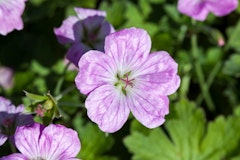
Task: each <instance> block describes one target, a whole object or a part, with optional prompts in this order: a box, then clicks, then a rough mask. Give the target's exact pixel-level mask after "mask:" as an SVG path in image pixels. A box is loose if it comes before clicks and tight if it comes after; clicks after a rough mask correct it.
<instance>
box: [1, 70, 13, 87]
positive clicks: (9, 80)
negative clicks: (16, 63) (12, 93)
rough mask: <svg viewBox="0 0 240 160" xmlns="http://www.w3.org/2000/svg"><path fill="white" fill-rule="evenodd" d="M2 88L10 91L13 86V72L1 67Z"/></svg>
mask: <svg viewBox="0 0 240 160" xmlns="http://www.w3.org/2000/svg"><path fill="white" fill-rule="evenodd" d="M0 86H2V87H3V88H4V89H9V88H11V87H12V86H13V70H12V69H11V68H8V67H0Z"/></svg>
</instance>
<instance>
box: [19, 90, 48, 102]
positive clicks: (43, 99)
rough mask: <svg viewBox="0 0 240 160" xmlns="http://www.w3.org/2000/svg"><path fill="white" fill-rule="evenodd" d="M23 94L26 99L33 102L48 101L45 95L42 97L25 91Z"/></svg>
mask: <svg viewBox="0 0 240 160" xmlns="http://www.w3.org/2000/svg"><path fill="white" fill-rule="evenodd" d="M24 93H25V95H26V96H27V97H28V98H30V99H31V100H33V101H34V102H41V101H45V100H47V99H48V96H46V95H44V96H42V95H38V94H33V93H30V92H27V91H24Z"/></svg>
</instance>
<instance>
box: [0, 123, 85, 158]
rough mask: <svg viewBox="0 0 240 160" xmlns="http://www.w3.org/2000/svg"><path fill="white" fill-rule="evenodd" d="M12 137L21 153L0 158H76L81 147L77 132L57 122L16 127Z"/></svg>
mask: <svg viewBox="0 0 240 160" xmlns="http://www.w3.org/2000/svg"><path fill="white" fill-rule="evenodd" d="M14 138H15V143H16V147H17V149H18V150H19V151H20V152H21V153H14V154H11V155H9V156H5V157H2V158H0V160H28V159H31V160H34V159H35V160H38V159H44V160H45V159H46V160H76V159H77V158H75V157H76V156H77V154H78V152H79V151H80V148H81V146H80V145H81V144H80V141H79V138H78V134H77V132H76V131H74V130H72V129H69V128H66V127H65V126H63V125H59V124H58V125H55V124H50V125H49V126H47V127H45V126H43V125H41V124H38V123H35V124H34V125H30V126H22V127H18V128H17V130H16V133H15V136H14Z"/></svg>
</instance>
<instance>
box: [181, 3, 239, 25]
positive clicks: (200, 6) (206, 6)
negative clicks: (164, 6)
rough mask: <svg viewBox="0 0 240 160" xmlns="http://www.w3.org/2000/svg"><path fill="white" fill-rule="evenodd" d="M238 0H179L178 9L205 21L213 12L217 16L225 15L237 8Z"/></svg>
mask: <svg viewBox="0 0 240 160" xmlns="http://www.w3.org/2000/svg"><path fill="white" fill-rule="evenodd" d="M237 6H238V0H179V1H178V10H179V11H180V12H181V13H183V14H186V15H188V16H190V17H192V18H193V19H196V20H199V21H204V20H205V19H206V17H207V15H208V14H209V12H212V13H213V14H214V15H216V16H225V15H227V14H229V13H230V12H232V11H233V10H235V9H236V8H237Z"/></svg>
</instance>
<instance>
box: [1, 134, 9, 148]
mask: <svg viewBox="0 0 240 160" xmlns="http://www.w3.org/2000/svg"><path fill="white" fill-rule="evenodd" d="M7 139H8V137H7V136H6V135H3V134H1V133H0V146H1V145H3V144H4V143H5V142H6V141H7Z"/></svg>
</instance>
